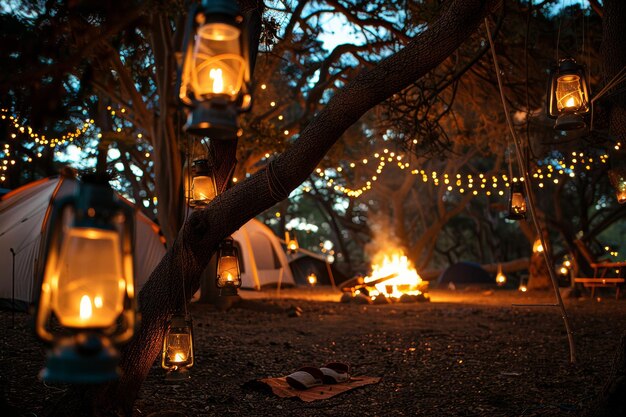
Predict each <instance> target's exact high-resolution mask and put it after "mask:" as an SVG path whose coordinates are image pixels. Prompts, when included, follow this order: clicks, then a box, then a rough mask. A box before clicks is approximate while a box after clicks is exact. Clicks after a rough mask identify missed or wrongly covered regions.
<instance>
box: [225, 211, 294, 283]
mask: <svg viewBox="0 0 626 417" xmlns="http://www.w3.org/2000/svg"><path fill="white" fill-rule="evenodd" d="M233 239H234V240H235V244H236V245H237V246H238V247H239V256H240V269H241V287H242V288H248V289H255V290H260V289H261V288H262V287H264V286H274V285H278V284H280V285H281V286H285V285H286V286H290V285H291V286H293V285H295V282H294V279H293V274H292V272H291V268H289V263H288V261H287V256H286V255H285V251H284V250H283V248H282V246H281V242H280V240H279V239H278V237H277V236H276V235H275V234H274V233H273V232H272V230H271V229H270V228H269V227H267V226H266V225H265V224H263V223H262V222H260V221H258V220H256V219H252V220H250V221H249V222H248V223H246V224H244V225H243V226H242V227H241V228H240V229H239V230H237V231H236V232H235V233H233Z"/></svg>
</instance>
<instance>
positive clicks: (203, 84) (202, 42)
mask: <svg viewBox="0 0 626 417" xmlns="http://www.w3.org/2000/svg"><path fill="white" fill-rule="evenodd" d="M242 23H243V16H242V15H241V14H240V13H239V8H238V5H237V2H236V1H234V0H203V1H202V2H201V4H200V5H193V6H192V7H191V9H190V10H189V15H188V18H187V25H186V27H185V35H184V41H183V62H182V68H181V75H180V90H179V98H180V100H181V101H182V102H183V103H184V104H185V105H187V106H189V107H191V112H190V114H189V118H188V120H187V124H186V125H185V129H186V130H187V131H188V132H189V133H192V134H196V135H200V136H209V137H211V138H214V139H232V138H235V137H237V134H238V131H239V129H238V127H237V118H236V116H237V112H238V111H245V110H248V109H249V108H250V104H251V102H252V98H251V96H250V94H249V90H250V86H249V84H250V73H251V69H250V58H249V51H248V49H249V48H248V35H247V33H246V31H245V27H244V25H243V24H242Z"/></svg>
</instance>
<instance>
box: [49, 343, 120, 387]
mask: <svg viewBox="0 0 626 417" xmlns="http://www.w3.org/2000/svg"><path fill="white" fill-rule="evenodd" d="M77 339H78V340H77ZM80 339H82V340H80ZM118 360H119V355H118V353H117V351H116V350H115V349H114V348H113V346H111V343H110V341H109V340H108V339H105V338H103V337H101V336H99V335H80V336H79V337H77V338H76V339H66V340H64V341H61V342H60V344H59V345H57V346H55V348H54V349H53V350H52V351H50V352H49V353H48V360H47V362H46V367H45V368H44V369H43V370H42V371H41V373H40V374H39V376H40V378H41V379H42V380H44V381H45V382H65V383H70V384H101V383H105V382H109V381H114V380H116V379H118V378H119V376H120V371H119V369H118V367H117V363H118Z"/></svg>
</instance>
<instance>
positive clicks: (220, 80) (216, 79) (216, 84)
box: [209, 68, 224, 94]
mask: <svg viewBox="0 0 626 417" xmlns="http://www.w3.org/2000/svg"><path fill="white" fill-rule="evenodd" d="M209 77H210V78H211V79H212V80H213V92H214V93H215V94H221V93H223V92H224V77H223V75H222V69H221V68H212V69H211V71H210V72H209Z"/></svg>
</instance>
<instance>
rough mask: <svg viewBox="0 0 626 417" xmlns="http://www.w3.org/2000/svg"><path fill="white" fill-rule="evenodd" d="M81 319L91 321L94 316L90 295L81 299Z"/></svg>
mask: <svg viewBox="0 0 626 417" xmlns="http://www.w3.org/2000/svg"><path fill="white" fill-rule="evenodd" d="M79 314H80V318H81V319H83V320H89V319H90V318H91V316H92V314H93V309H92V307H91V299H90V298H89V296H88V295H83V296H82V297H81V299H80V313H79Z"/></svg>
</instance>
